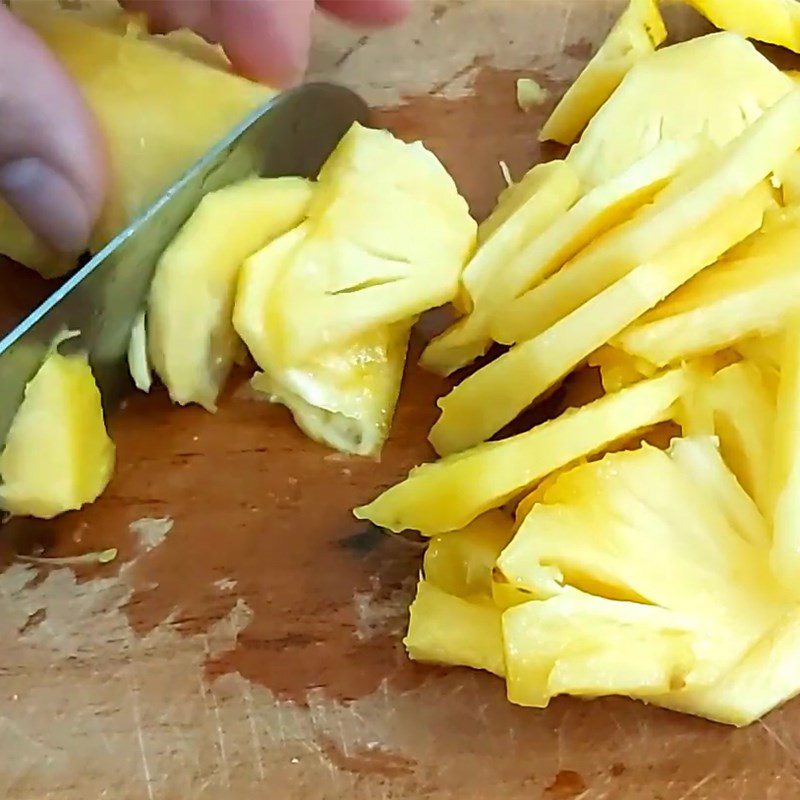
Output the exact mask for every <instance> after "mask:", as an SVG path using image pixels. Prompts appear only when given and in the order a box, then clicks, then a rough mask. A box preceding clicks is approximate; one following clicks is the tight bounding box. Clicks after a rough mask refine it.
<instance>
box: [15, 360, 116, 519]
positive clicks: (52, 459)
mask: <svg viewBox="0 0 800 800" xmlns="http://www.w3.org/2000/svg"><path fill="white" fill-rule="evenodd" d="M113 471H114V444H113V442H112V441H111V439H110V438H109V436H108V433H107V432H106V426H105V422H104V419H103V408H102V405H101V402H100V392H99V391H98V389H97V384H96V383H95V380H94V377H93V375H92V370H91V368H90V367H89V363H88V361H87V359H86V357H85V356H82V355H69V356H64V355H61V354H60V353H58V352H56V351H55V350H53V352H51V353H50V354H49V355H48V356H47V358H46V360H45V362H44V364H42V366H41V367H40V369H39V371H38V372H37V373H36V375H35V376H34V377H33V378H32V380H31V381H30V382H29V383H28V385H27V386H26V387H25V397H24V399H23V401H22V404H21V405H20V407H19V409H18V410H17V413H16V415H15V416H14V420H13V422H12V424H11V428H10V430H9V432H8V436H7V438H6V444H5V448H4V449H3V451H2V453H0V508H3V509H4V510H5V511H8V512H10V513H11V514H15V515H19V516H33V517H40V518H42V519H51V518H52V517H55V516H57V515H58V514H62V513H63V512H65V511H70V510H75V509H79V508H81V506H83V505H85V504H86V503H91V502H93V501H94V500H96V499H97V498H98V497H99V496H100V493H101V492H102V491H103V490H104V489H105V488H106V486H107V485H108V482H109V481H110V480H111V474H112V472H113Z"/></svg>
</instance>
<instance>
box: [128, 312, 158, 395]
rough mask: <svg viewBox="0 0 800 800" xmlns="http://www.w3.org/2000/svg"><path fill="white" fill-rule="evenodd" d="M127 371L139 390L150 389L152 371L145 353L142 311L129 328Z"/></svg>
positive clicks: (145, 335) (145, 324) (145, 333)
mask: <svg viewBox="0 0 800 800" xmlns="http://www.w3.org/2000/svg"><path fill="white" fill-rule="evenodd" d="M128 371H129V372H130V373H131V378H133V383H134V385H135V386H136V388H137V389H139V391H141V392H149V391H150V389H151V387H152V385H153V373H152V370H151V369H150V358H149V356H148V355H147V314H146V313H145V312H144V311H141V312H139V315H138V316H137V317H136V320H135V322H134V323H133V329H132V330H131V339H130V342H128Z"/></svg>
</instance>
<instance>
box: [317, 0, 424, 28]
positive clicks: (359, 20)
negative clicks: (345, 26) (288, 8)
mask: <svg viewBox="0 0 800 800" xmlns="http://www.w3.org/2000/svg"><path fill="white" fill-rule="evenodd" d="M317 5H319V7H320V8H324V9H325V10H326V11H328V12H330V13H331V14H335V15H336V16H337V17H339V19H343V20H346V21H347V22H353V23H355V24H356V25H394V24H395V23H397V22H400V21H401V20H403V19H405V17H406V16H408V13H409V11H410V10H411V0H317Z"/></svg>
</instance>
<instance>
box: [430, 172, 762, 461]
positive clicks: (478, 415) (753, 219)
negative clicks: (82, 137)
mask: <svg viewBox="0 0 800 800" xmlns="http://www.w3.org/2000/svg"><path fill="white" fill-rule="evenodd" d="M768 199H769V193H768V192H767V190H766V188H765V187H764V186H761V187H757V188H756V189H754V190H753V191H752V192H750V194H749V195H747V197H745V198H744V199H743V200H741V201H738V202H734V203H731V204H730V205H729V206H728V207H727V208H724V209H723V210H721V211H718V212H717V213H716V214H715V216H714V217H712V218H711V219H710V220H708V221H706V222H704V223H701V225H700V226H699V228H698V229H697V230H695V231H694V232H693V234H692V235H690V236H689V237H688V238H685V239H683V240H678V241H677V242H676V244H674V245H672V246H671V247H668V248H667V249H666V250H665V251H664V253H663V254H661V255H660V256H657V257H656V258H654V259H653V260H652V261H649V262H648V261H645V262H643V263H642V264H641V265H640V266H638V267H637V268H636V269H634V270H633V271H632V272H629V273H628V274H627V275H625V276H624V277H622V278H620V280H618V281H617V282H616V283H614V284H612V285H611V286H609V287H608V288H607V289H605V290H604V291H602V292H600V294H598V295H596V296H595V297H593V298H592V299H591V300H589V301H588V302H586V303H585V304H584V305H582V306H581V307H580V308H578V309H577V310H576V311H574V312H572V313H571V314H569V315H568V316H567V317H565V318H564V319H562V320H560V321H559V322H557V323H556V324H555V325H553V326H552V327H551V328H550V329H548V330H546V331H545V332H544V333H542V334H540V335H539V336H537V337H535V338H533V339H529V340H528V341H525V342H523V343H521V344H518V345H516V346H515V347H513V348H511V350H509V351H508V352H507V353H505V354H504V355H502V356H500V358H498V359H496V360H495V361H493V362H491V363H490V364H487V365H486V366H485V367H483V368H482V369H480V370H478V371H477V372H475V373H473V374H472V375H470V376H469V377H468V378H466V379H465V380H464V381H462V382H461V383H460V384H459V385H458V386H457V387H456V388H455V389H453V390H452V392H450V394H449V395H447V396H446V397H444V398H442V399H441V400H440V401H439V406H440V407H441V409H442V414H441V416H440V418H439V420H438V421H437V422H436V424H435V425H434V426H433V429H432V430H431V434H430V439H431V442H432V443H433V445H434V447H435V448H436V451H437V452H438V453H442V454H446V453H452V452H457V451H459V450H463V449H465V448H467V447H470V446H472V445H474V444H476V443H477V442H480V441H483V440H485V439H488V438H489V437H490V436H492V435H493V434H494V433H496V432H497V431H499V430H500V429H501V428H502V427H503V426H504V425H506V424H507V423H509V422H511V421H512V420H513V419H514V418H515V417H516V416H517V415H518V414H519V413H521V412H522V411H523V410H524V409H525V408H526V407H527V406H528V405H529V404H530V403H531V402H533V401H535V400H536V399H538V398H539V397H541V396H543V395H544V394H545V392H547V391H548V390H549V389H550V388H551V387H553V386H554V385H556V384H557V383H558V382H559V381H560V380H561V379H562V378H563V377H564V376H565V375H567V374H568V373H569V372H570V371H571V370H572V369H573V368H574V367H576V366H578V365H579V364H580V363H581V362H582V361H583V360H584V359H586V358H587V357H588V356H590V355H591V354H592V353H593V352H594V351H595V350H597V349H598V348H599V347H601V346H602V345H604V344H606V343H607V342H608V341H609V340H610V339H612V337H614V336H615V335H616V334H617V333H619V332H620V331H622V330H623V329H624V328H626V327H627V326H628V325H629V324H630V323H631V322H633V321H634V320H636V319H637V318H639V317H640V316H641V315H642V314H644V313H645V312H646V311H647V310H648V309H650V308H652V307H653V306H655V305H656V304H657V303H658V302H659V301H661V300H663V299H664V298H665V297H666V296H667V295H669V294H670V293H671V292H673V291H674V290H675V289H676V288H677V287H678V286H680V285H681V284H683V283H685V282H686V281H687V280H688V279H689V278H690V277H692V275H694V274H696V273H697V272H699V271H700V270H701V269H703V268H705V267H707V266H708V265H709V264H713V263H714V262H715V261H716V260H717V259H718V258H719V257H720V256H721V255H722V254H723V253H724V252H725V251H726V250H728V249H730V248H731V247H732V246H733V245H734V244H736V243H737V242H738V241H740V240H741V239H742V238H744V237H745V236H747V235H748V234H749V233H752V232H753V231H755V230H758V228H759V227H760V225H761V220H762V217H763V211H764V205H765V202H766V201H767V200H768Z"/></svg>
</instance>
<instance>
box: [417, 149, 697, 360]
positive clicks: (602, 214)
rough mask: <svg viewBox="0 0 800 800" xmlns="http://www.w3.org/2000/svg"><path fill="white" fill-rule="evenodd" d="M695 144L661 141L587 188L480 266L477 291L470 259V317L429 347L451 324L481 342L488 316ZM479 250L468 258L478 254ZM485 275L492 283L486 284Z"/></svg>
mask: <svg viewBox="0 0 800 800" xmlns="http://www.w3.org/2000/svg"><path fill="white" fill-rule="evenodd" d="M698 150H699V143H698V142H693V143H688V142H679V143H673V142H665V143H664V144H663V145H662V146H660V147H657V148H656V149H655V150H654V151H653V152H652V153H650V154H649V155H648V156H646V157H645V158H643V159H642V160H641V161H640V162H637V163H636V164H634V165H633V166H632V167H631V168H630V169H629V170H626V171H625V172H624V173H623V174H621V175H620V176H618V177H617V178H615V179H613V180H611V181H609V182H608V183H607V184H604V185H602V186H599V187H597V188H596V189H594V190H592V191H590V192H589V193H588V194H586V195H585V196H584V197H582V198H581V199H580V200H578V201H577V202H576V203H575V205H573V206H572V207H571V208H570V209H569V210H568V211H566V212H565V213H563V214H562V215H561V216H560V217H558V218H557V219H555V220H554V221H553V222H552V224H550V225H549V226H548V227H547V228H545V229H544V230H542V231H540V232H539V233H538V235H535V236H533V237H532V238H531V239H529V241H528V242H527V244H525V245H524V246H523V247H522V248H521V249H519V250H518V251H517V252H516V253H514V254H513V257H512V258H511V260H510V261H509V260H508V254H503V255H504V258H503V260H502V261H499V260H498V261H497V262H495V263H496V267H495V269H494V270H492V271H491V274H489V275H487V274H486V272H484V274H483V275H482V276H481V279H482V280H481V283H482V288H483V292H482V293H478V292H476V290H475V287H474V285H471V284H470V283H468V281H469V279H470V278H472V275H470V268H471V267H472V264H470V265H469V266H468V267H467V269H466V271H465V273H464V283H465V285H467V288H468V289H469V290H470V293H471V295H472V296H473V298H474V303H475V308H474V309H473V312H472V314H471V315H470V316H469V317H467V318H466V319H465V320H462V321H461V322H459V323H456V326H455V329H451V331H448V332H446V333H445V334H443V336H442V337H440V338H439V339H438V340H434V342H433V343H432V344H431V345H430V347H429V351H430V350H431V349H432V348H435V347H436V346H437V344H438V345H440V346H441V344H442V341H443V340H445V341H446V340H447V338H448V336H449V335H450V334H451V332H452V331H453V330H455V331H458V334H459V336H460V337H462V338H463V337H464V335H465V333H466V332H467V331H469V333H470V334H471V337H472V339H474V338H475V337H476V334H477V335H478V336H480V337H481V342H482V343H484V342H485V341H486V331H487V330H489V328H490V323H491V321H492V319H493V318H494V317H499V318H500V319H501V320H502V319H503V318H504V315H505V309H506V307H507V306H508V304H509V303H510V302H511V301H513V300H514V299H515V298H516V297H518V296H519V295H520V294H522V293H524V292H525V291H526V290H528V289H530V288H531V287H532V286H535V285H537V284H539V283H540V282H541V281H542V280H543V279H544V278H546V277H548V276H549V275H551V274H552V273H553V272H555V271H556V270H557V269H558V268H559V267H561V266H562V265H563V264H564V262H566V261H567V260H568V259H570V258H571V257H573V256H574V255H575V254H576V253H578V252H579V251H580V250H582V249H583V248H584V247H585V246H586V245H588V244H589V243H590V242H591V241H592V240H593V239H595V238H596V237H597V236H599V235H601V234H602V233H604V232H606V231H608V230H609V229H611V228H613V227H614V226H615V225H616V224H618V223H619V222H621V221H622V220H624V219H626V218H627V217H628V216H629V215H630V214H631V213H632V212H633V211H634V210H635V209H636V208H639V207H640V206H642V205H643V204H644V203H647V202H649V201H650V200H651V199H652V197H653V195H655V194H656V193H657V192H658V191H659V190H660V189H662V188H663V187H664V186H665V185H666V184H667V183H668V182H669V181H670V180H671V179H672V178H673V177H674V176H675V175H676V174H677V173H678V171H679V170H680V169H681V168H682V167H683V166H685V165H686V163H687V162H688V161H689V160H690V159H692V158H693V157H695V156H696V155H697V153H698ZM503 230H504V229H503ZM503 230H501V231H500V232H498V233H497V234H496V235H495V236H494V237H493V238H492V239H490V241H489V242H488V243H487V244H486V245H485V246H484V247H483V248H481V250H489V249H492V248H493V245H495V244H497V243H498V241H499V240H500V238H501V236H502V235H503ZM481 250H479V251H478V256H476V259H474V260H473V263H475V261H476V260H479V258H480V255H481ZM498 255H499V254H498ZM481 266H483V263H481ZM497 267H499V269H498V268H497ZM489 279H491V283H489V284H488V285H487V281H488V280H489ZM487 323H489V324H487ZM485 349H486V347H485V346H483V347H482V348H481V350H483V351H485ZM473 355H474V354H473ZM459 366H463V364H459Z"/></svg>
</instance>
